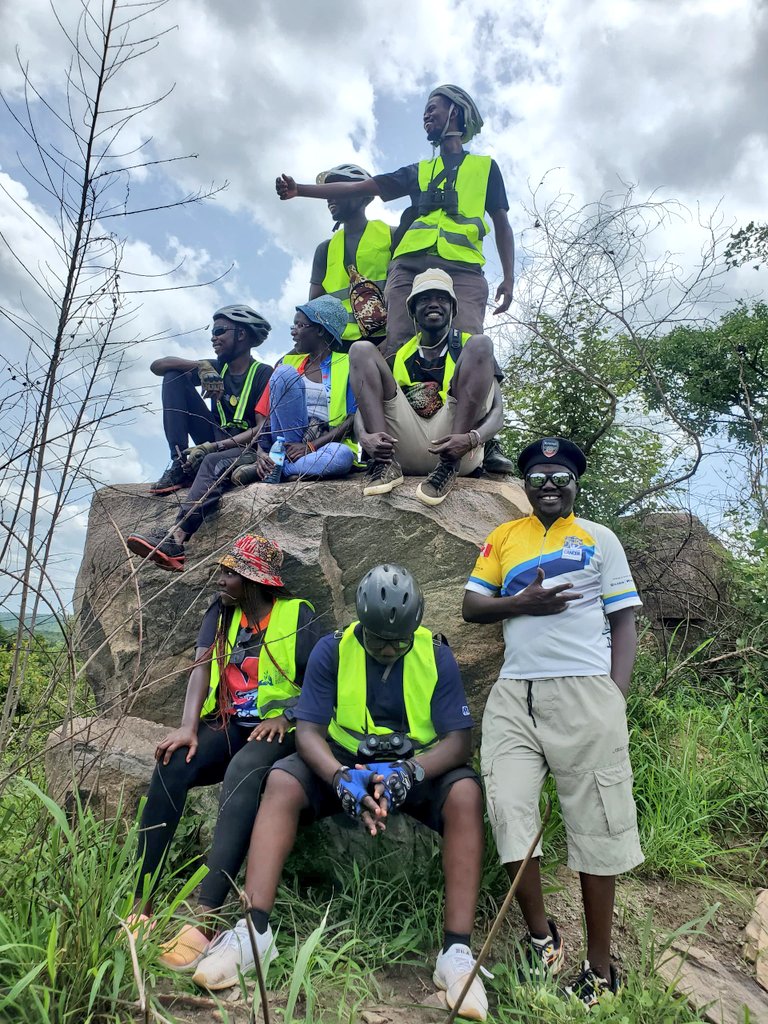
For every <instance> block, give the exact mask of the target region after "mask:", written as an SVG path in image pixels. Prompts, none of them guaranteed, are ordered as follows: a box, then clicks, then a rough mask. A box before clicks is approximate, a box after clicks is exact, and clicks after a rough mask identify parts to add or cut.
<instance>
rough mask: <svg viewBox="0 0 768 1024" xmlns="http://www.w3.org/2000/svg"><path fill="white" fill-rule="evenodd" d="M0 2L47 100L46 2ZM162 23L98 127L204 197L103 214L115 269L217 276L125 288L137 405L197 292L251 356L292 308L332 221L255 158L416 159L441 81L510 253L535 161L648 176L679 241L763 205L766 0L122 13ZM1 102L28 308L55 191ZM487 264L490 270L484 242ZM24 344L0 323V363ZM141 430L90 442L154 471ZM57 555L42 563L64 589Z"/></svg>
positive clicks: (385, 162)
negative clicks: (715, 212)
mask: <svg viewBox="0 0 768 1024" xmlns="http://www.w3.org/2000/svg"><path fill="white" fill-rule="evenodd" d="M57 7H58V11H59V15H60V18H61V21H62V22H63V24H64V27H65V28H66V29H68V30H70V31H71V29H72V27H73V26H74V24H75V22H76V18H77V15H78V13H79V10H80V3H79V2H78V0H60V2H59V3H58V5H57ZM385 12H386V13H385ZM0 15H1V16H2V21H3V26H4V32H3V36H2V39H0V88H2V90H3V93H4V95H5V96H6V98H7V99H8V101H9V102H10V104H11V106H12V108H13V109H15V110H17V111H18V110H20V104H21V99H22V85H21V76H20V73H19V67H18V63H17V59H16V50H17V49H18V52H19V55H20V57H21V60H22V61H23V62H24V63H25V64H27V65H28V66H29V70H30V76H31V78H32V80H33V81H34V82H35V84H36V86H37V89H38V90H39V93H40V94H41V95H42V96H43V97H44V98H45V99H46V100H47V101H48V102H50V103H52V104H53V105H57V104H60V103H61V101H62V96H63V94H62V88H63V83H64V73H65V69H66V66H67V64H68V62H69V59H70V47H69V45H68V43H67V41H66V39H65V38H64V37H63V35H62V29H61V27H60V26H59V25H58V24H57V23H56V20H55V19H54V18H53V16H52V14H51V9H50V6H49V4H48V0H27V2H25V3H24V4H18V3H12V2H11V0H0ZM163 29H168V30H169V31H168V32H167V34H165V35H164V36H163V37H162V39H161V40H160V43H159V46H158V47H157V49H155V50H154V51H152V52H149V53H147V54H146V55H144V56H143V57H141V58H140V59H137V60H136V61H134V62H133V63H131V64H129V65H128V66H126V68H125V69H124V70H123V71H122V72H121V73H120V74H119V75H118V76H116V77H115V79H114V80H113V82H112V84H111V86H110V89H111V92H110V93H109V95H108V100H109V104H110V105H111V106H113V107H120V106H123V105H126V104H132V103H138V102H142V101H145V100H151V99H153V98H155V97H157V96H159V95H161V94H163V93H165V92H166V91H167V90H168V89H170V88H171V87H173V91H172V92H171V94H170V95H169V96H168V97H167V98H166V99H165V100H163V102H161V103H159V104H158V105H156V106H154V107H152V108H151V109H150V110H148V111H147V112H146V113H144V114H143V115H142V116H141V118H140V119H139V120H137V121H134V122H133V123H132V124H131V125H130V126H129V127H128V128H127V129H126V131H125V132H124V133H123V135H122V136H121V138H120V147H119V148H120V149H121V152H123V153H127V152H129V151H130V150H132V149H133V148H135V146H136V145H139V144H142V143H143V144H145V147H144V149H143V154H144V156H145V157H146V158H147V159H149V160H158V159H160V158H168V157H177V156H183V155H185V154H196V158H195V159H193V160H189V161H186V162H174V163H171V164H168V165H165V166H163V165H159V166H155V167H150V168H149V169H148V170H146V171H139V172H134V174H133V176H132V180H131V185H130V201H131V202H132V203H134V204H135V205H138V206H142V207H147V206H158V205H162V204H165V203H169V202H172V201H173V200H175V199H177V198H179V197H180V196H182V195H184V194H186V193H189V192H196V191H197V190H199V189H206V188H208V187H209V186H210V185H211V183H215V184H223V183H225V182H226V183H228V184H227V187H226V189H225V190H223V191H222V192H220V193H219V194H218V195H217V197H216V198H215V200H213V201H211V202H210V203H208V204H207V205H205V206H200V205H196V206H191V207H187V208H186V209H184V210H182V211H172V210H171V211H166V212H162V211H160V212H156V213H149V214H143V215H139V216H137V217H135V218H133V219H131V221H130V222H129V223H128V224H127V225H120V224H118V223H117V222H111V223H110V224H109V225H108V227H109V228H111V229H112V230H117V231H124V232H125V235H126V237H127V242H128V244H127V246H126V249H125V254H124V263H123V271H124V278H123V284H124V287H125V288H126V289H128V287H129V285H128V284H127V282H133V283H134V284H133V286H134V287H137V286H138V285H137V282H139V281H143V282H144V283H145V284H146V282H147V281H155V280H160V279H158V278H155V277H153V276H152V275H159V274H161V273H163V272H164V271H167V270H170V269H171V268H173V267H177V266H180V269H179V270H178V271H177V273H176V276H175V278H174V280H175V281H176V283H178V284H181V285H185V286H186V285H190V284H192V283H194V282H196V281H206V280H212V279H214V278H218V277H220V276H221V275H222V274H224V275H225V276H224V277H223V278H222V279H221V280H220V281H219V282H218V283H217V284H215V285H210V286H207V287H203V288H200V289H186V288H185V290H181V291H167V292H155V293H152V294H150V295H147V296H145V297H144V298H143V299H142V301H141V306H140V309H139V310H138V312H137V314H136V316H135V318H134V320H133V322H132V325H131V328H130V338H131V339H132V341H133V344H132V347H131V352H130V357H131V358H130V360H129V362H130V363H131V365H129V366H128V367H127V368H126V369H125V370H124V371H123V374H124V376H123V377H122V378H121V383H122V385H123V386H124V387H125V389H127V390H130V391H131V393H132V394H136V395H137V396H141V397H145V398H146V400H147V401H150V402H152V403H154V405H155V407H156V405H157V401H158V397H159V394H158V388H157V387H156V385H155V381H154V380H153V379H151V378H149V377H148V372H147V367H148V365H149V363H150V361H151V360H152V359H153V358H156V357H157V356H159V355H161V354H183V355H189V356H192V355H199V356H202V355H205V354H207V353H208V352H209V351H210V349H209V336H208V334H207V332H206V327H207V326H208V325H209V324H210V315H211V312H212V311H213V310H214V309H215V308H217V307H218V306H220V305H223V304H225V303H228V302H232V301H244V302H247V303H249V304H251V305H253V306H255V307H256V308H257V309H259V310H260V311H262V312H263V313H265V315H266V316H267V317H268V319H269V320H270V321H271V323H272V324H273V331H272V334H271V335H270V337H269V339H268V341H267V343H266V345H265V346H264V347H263V348H262V350H260V353H264V357H265V358H267V359H269V358H270V357H272V358H276V357H277V356H279V355H280V354H282V353H283V352H285V351H287V349H288V348H289V347H290V339H289V335H288V324H289V322H290V320H291V319H292V315H293V308H294V306H295V305H296V303H297V302H299V301H303V300H304V299H305V298H306V293H307V289H308V280H309V267H310V264H311V258H312V253H313V251H314V248H315V246H316V245H317V243H318V242H319V241H320V240H322V239H323V238H324V237H327V236H328V234H329V229H330V226H331V223H330V219H329V216H328V213H327V210H326V208H325V205H324V204H322V203H319V202H317V201H310V200H296V201H293V202H290V203H280V202H278V201H277V199H276V197H275V194H274V186H273V182H274V178H275V176H276V175H277V174H278V173H280V172H281V171H287V172H288V173H291V174H292V175H294V177H296V178H297V179H298V180H300V181H311V180H314V177H315V175H316V174H317V172H318V171H320V170H322V169H324V168H326V167H328V166H331V165H333V164H336V163H340V162H344V161H354V162H357V163H360V164H362V165H363V166H365V167H367V168H369V169H370V170H371V171H385V170H392V169H394V168H396V167H398V166H400V165H402V164H405V163H409V162H413V161H415V160H417V159H421V158H424V157H427V156H429V155H430V152H431V151H430V147H429V146H428V144H427V143H426V142H425V139H424V134H423V130H422V128H421V112H422V109H423V103H424V99H425V96H426V94H427V93H428V92H429V90H430V89H431V88H432V87H433V86H434V85H436V84H439V83H440V82H446V81H453V82H456V83H457V84H460V85H462V86H463V87H464V88H466V89H467V90H468V91H470V92H471V93H472V95H473V96H474V98H475V100H476V102H477V105H478V107H479V108H480V110H481V113H482V114H483V117H484V119H485V128H484V129H483V132H482V135H481V136H480V137H479V138H477V139H476V140H474V142H473V144H472V148H473V149H474V150H476V151H478V152H485V153H490V154H491V155H493V156H494V157H495V158H496V160H497V161H498V162H499V164H500V166H501V168H502V172H503V174H504V177H505V180H506V185H507V191H508V195H509V200H510V218H511V221H512V224H513V227H514V229H515V234H516V236H517V238H518V241H522V249H521V253H523V255H524V248H525V241H526V231H528V232H530V231H531V230H532V226H531V224H530V222H529V218H528V217H527V215H526V213H525V210H524V204H525V203H526V200H527V198H528V196H529V190H530V188H531V186H535V185H537V184H538V183H539V182H540V181H541V179H542V178H543V177H544V175H546V174H547V172H552V173H550V175H549V177H548V178H547V183H548V187H551V188H552V189H553V190H564V191H567V192H569V193H572V194H573V195H574V196H575V197H576V198H577V200H578V201H583V202H590V201H593V200H595V199H597V198H598V197H599V196H600V195H601V194H602V193H603V192H605V191H606V190H612V189H616V188H617V187H618V186H619V185H620V182H621V181H624V182H634V183H637V185H638V191H639V193H641V194H647V193H650V192H651V191H653V190H654V189H659V190H661V191H660V194H661V195H662V196H669V197H675V198H677V199H679V200H681V201H682V202H683V203H684V204H685V205H686V206H687V207H688V208H689V209H690V210H691V218H690V222H689V223H684V224H682V225H680V226H678V227H677V228H676V229H675V232H676V233H675V236H674V238H673V239H671V240H670V245H671V247H673V248H675V250H676V251H678V252H680V253H681V254H682V257H683V260H685V259H686V258H687V257H688V255H690V256H691V258H693V256H694V255H695V253H696V251H697V247H698V245H699V244H700V242H699V239H698V237H697V235H696V227H697V222H698V213H699V211H703V212H704V213H705V214H706V213H707V212H708V211H710V210H712V209H714V208H715V207H716V206H717V205H718V204H719V208H720V213H721V216H722V217H723V218H724V220H725V222H726V223H730V222H733V223H736V224H743V223H746V222H747V221H749V220H751V219H753V218H754V219H758V220H764V219H765V210H766V206H767V201H768V170H767V168H768V160H767V159H766V157H767V156H768V152H767V150H768V124H767V120H768V113H767V111H768V104H766V84H767V82H766V79H767V78H768V53H767V52H766V50H767V47H766V39H767V37H768V16H767V15H766V9H765V5H763V4H761V3H760V2H759V0H718V2H713V0H676V2H674V3H671V2H669V0H560V2H558V0H551V2H545V0H544V2H542V0H520V2H519V3H516V4H514V5H510V4H509V3H505V2H502V0H472V2H466V0H422V2H420V3H413V2H412V0H390V2H389V3H388V4H387V5H386V6H383V5H380V4H378V5H374V4H369V3H363V2H360V0H358V2H357V3H352V4H350V3H344V4H342V3H339V2H338V0H326V2H325V3H322V4H315V3H311V2H310V0H302V2H299V0H283V2H281V3H279V4H278V3H268V2H265V0H261V2H251V3H246V4H243V3H239V2H238V3H236V2H234V0H185V2H184V3H181V2H180V0H170V2H169V3H167V4H166V5H165V6H163V7H161V8H159V9H158V10H156V11H155V12H154V13H151V14H150V15H149V16H148V18H147V19H146V22H145V24H144V25H143V27H142V31H141V33H140V34H148V32H149V31H150V30H151V31H156V30H163ZM32 109H33V114H35V115H36V116H40V117H41V119H42V120H41V123H43V124H45V125H46V132H47V133H49V134H47V135H46V137H47V138H50V139H51V141H53V142H55V143H56V144H57V145H58V144H60V145H62V146H66V145H67V144H70V145H71V142H70V143H67V142H66V141H65V139H64V136H60V135H59V134H58V132H57V131H56V130H55V129H54V128H53V127H51V124H50V122H49V121H47V120H46V119H45V118H44V115H43V113H42V111H41V104H40V101H39V100H35V99H34V98H33V100H32ZM2 117H3V131H2V134H1V135H0V184H1V185H2V186H3V191H2V192H0V229H1V230H2V233H3V236H4V238H5V239H6V242H7V245H6V246H5V247H3V248H2V249H1V250H0V303H1V304H2V305H3V306H4V307H6V308H9V309H10V310H13V311H16V312H17V313H18V312H20V311H23V310H27V311H32V312H33V313H34V314H35V315H37V316H39V317H40V318H41V319H42V320H43V321H44V322H47V323H49V324H50V322H51V316H52V311H51V308H50V306H49V305H48V304H47V303H46V302H45V301H44V300H43V299H42V298H41V296H40V294H39V292H38V291H36V289H35V286H34V285H33V284H31V283H30V280H29V275H28V274H27V273H26V272H25V271H24V270H23V269H22V263H23V264H26V266H27V267H31V268H33V271H34V268H35V267H38V268H39V267H40V266H41V262H43V261H46V260H49V257H50V258H52V257H51V254H50V253H49V246H50V244H51V243H50V240H49V239H48V238H47V236H46V235H45V234H44V233H43V232H42V231H41V228H49V229H51V232H52V233H55V216H56V210H55V208H54V207H53V206H52V204H51V200H50V197H49V196H48V195H47V194H46V192H45V190H44V189H43V188H42V187H41V186H40V185H38V184H36V183H35V182H34V180H32V178H31V177H30V175H29V173H28V172H27V171H25V169H24V167H23V166H22V163H27V166H28V167H29V169H30V170H34V162H32V163H31V164H30V162H29V161H30V159H31V158H30V148H29V143H28V140H27V139H25V138H24V137H23V135H21V134H20V132H19V131H18V130H17V129H16V128H15V126H14V124H13V122H12V120H11V118H10V117H9V115H8V114H7V113H6V112H3V114H2ZM134 159H135V158H134ZM126 160H127V158H126ZM124 162H125V161H124ZM401 207H402V204H391V205H390V206H389V207H388V208H386V209H385V208H384V207H383V206H382V205H381V204H380V203H378V201H377V202H376V203H375V204H373V205H372V206H371V208H370V212H371V214H373V215H376V216H383V217H385V218H387V219H390V220H392V221H393V222H394V221H395V220H396V219H397V216H398V215H399V211H400V209H401ZM30 214H31V215H32V216H33V217H34V218H35V221H36V222H37V225H38V226H35V225H34V224H33V223H32V221H31V220H30V217H29V215H30ZM52 218H54V219H52ZM488 249H489V255H492V254H493V246H492V245H491V246H489V247H488ZM521 269H522V270H523V271H524V261H523V263H522V264H521ZM487 273H488V276H489V278H490V279H491V280H492V282H493V283H498V278H499V268H498V264H497V263H496V261H495V260H494V259H493V258H491V259H489V264H488V267H487ZM132 274H139V275H145V276H144V277H142V278H139V277H132V276H131V275H132ZM33 276H34V273H33ZM759 283H760V281H759V279H757V280H756V278H755V275H754V274H752V276H749V273H748V272H747V271H744V272H741V273H740V274H735V275H732V276H731V277H730V279H729V281H728V284H727V288H728V289H729V290H730V293H731V294H732V295H733V296H734V297H738V296H741V295H746V294H748V293H754V291H755V290H756V288H757V286H758V285H759ZM488 324H489V325H491V324H492V318H490V317H489V321H488ZM26 347H27V341H26V340H25V339H24V338H23V337H21V336H20V335H19V334H18V333H16V332H15V331H14V330H13V329H12V328H11V327H10V325H9V324H8V322H7V321H3V322H0V360H2V362H3V364H4V365H2V366H0V371H1V372H2V375H3V378H7V376H8V375H9V374H10V373H11V372H12V370H11V367H12V366H13V365H14V364H15V363H17V362H18V361H19V359H20V358H22V355H23V352H24V350H25V349H26ZM147 385H149V386H150V387H149V390H148V391H147V392H146V394H145V396H142V395H141V389H142V388H144V387H146V386H147ZM161 439H162V430H161V423H160V419H159V417H158V416H157V414H156V413H155V414H148V413H143V412H142V413H141V414H137V415H135V416H134V417H132V422H129V423H125V424H124V425H120V426H115V427H111V428H110V429H109V430H107V431H106V432H105V433H104V434H103V435H102V438H101V440H102V441H104V442H105V443H106V444H107V445H109V446H110V447H109V448H108V449H105V450H106V451H108V453H109V454H110V455H111V456H114V455H115V454H119V456H120V457H119V458H114V457H112V458H108V459H102V461H101V463H100V464H99V466H98V473H99V475H100V478H101V479H102V480H103V481H104V482H125V481H128V480H131V481H140V480H152V479H155V478H156V477H157V476H158V475H159V473H160V472H161V471H162V469H163V468H164V464H165V453H164V446H163V444H162V443H160V442H161ZM86 509H87V500H86V499H85V497H83V499H82V500H80V501H79V503H78V502H73V507H72V509H71V513H72V514H71V518H70V520H69V522H68V524H67V526H66V529H65V530H64V531H63V533H62V536H61V538H60V539H59V542H58V543H59V549H60V554H61V555H62V556H64V555H66V557H67V560H68V564H69V565H70V566H71V564H72V563H73V561H74V563H75V564H76V561H77V553H78V550H79V548H80V546H81V545H82V539H83V531H84V526H85V511H86ZM69 571H71V570H69V569H67V568H66V567H65V568H62V572H61V582H62V584H63V585H65V586H66V582H67V579H68V576H67V573H68V572H69Z"/></svg>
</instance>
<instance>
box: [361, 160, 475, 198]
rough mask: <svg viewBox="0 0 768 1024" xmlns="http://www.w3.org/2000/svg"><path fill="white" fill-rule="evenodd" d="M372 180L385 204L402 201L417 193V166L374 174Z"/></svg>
mask: <svg viewBox="0 0 768 1024" xmlns="http://www.w3.org/2000/svg"><path fill="white" fill-rule="evenodd" d="M373 180H374V181H375V182H376V184H377V185H378V186H379V194H380V196H381V198H382V199H383V200H384V202H385V203H388V202H390V201H391V200H392V199H402V197H403V196H410V195H413V194H414V193H415V192H418V191H419V165H418V164H408V165H407V166H406V167H399V168H398V169H397V170H396V171H392V172H391V173H390V174H374V176H373ZM489 185H490V179H489Z"/></svg>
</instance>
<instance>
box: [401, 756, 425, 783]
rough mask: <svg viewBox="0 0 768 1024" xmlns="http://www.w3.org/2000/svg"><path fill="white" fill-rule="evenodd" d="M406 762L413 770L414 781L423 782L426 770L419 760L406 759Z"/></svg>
mask: <svg viewBox="0 0 768 1024" xmlns="http://www.w3.org/2000/svg"><path fill="white" fill-rule="evenodd" d="M405 763H406V764H407V765H408V766H409V768H410V769H411V771H412V772H413V781H414V782H423V781H424V778H425V776H426V772H425V771H424V769H423V767H422V766H421V765H420V764H419V762H418V761H406V762H405Z"/></svg>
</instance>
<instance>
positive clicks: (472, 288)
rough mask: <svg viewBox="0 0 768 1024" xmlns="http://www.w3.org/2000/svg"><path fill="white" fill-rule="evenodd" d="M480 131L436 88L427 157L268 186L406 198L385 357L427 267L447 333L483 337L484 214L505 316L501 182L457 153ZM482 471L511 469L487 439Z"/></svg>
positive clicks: (510, 242)
mask: <svg viewBox="0 0 768 1024" xmlns="http://www.w3.org/2000/svg"><path fill="white" fill-rule="evenodd" d="M482 127H483V119H482V117H481V116H480V113H479V111H478V109H477V106H476V105H475V103H474V101H473V99H472V97H471V96H469V95H468V93H467V92H466V91H465V90H464V89H461V88H460V87H459V86H457V85H440V86H437V88H435V89H433V90H432V92H431V93H430V94H429V97H428V99H427V103H426V106H425V109H424V130H425V132H426V135H427V140H428V141H429V142H430V143H431V144H432V147H433V156H432V158H431V159H429V160H421V161H419V162H418V163H414V164H408V165H406V166H405V167H401V168H399V169H398V170H396V171H392V172H391V173H387V174H375V175H374V176H373V178H371V179H370V180H365V181H339V182H324V183H323V184H319V185H309V184H297V182H296V181H295V180H294V179H293V178H291V177H290V176H289V175H286V174H283V175H281V176H280V177H279V178H277V179H276V181H275V188H276V191H277V194H278V196H279V197H280V199H293V198H295V197H296V196H307V197H310V198H317V199H325V200H328V201H330V200H334V199H335V200H337V201H338V200H340V199H345V198H351V197H358V198H360V197H364V196H380V197H381V199H383V200H384V202H390V201H392V200H395V199H400V198H403V197H405V196H408V197H409V199H410V204H411V205H410V206H409V208H408V209H407V210H406V211H405V212H404V214H403V216H402V219H401V222H400V227H399V228H398V230H397V231H396V232H395V251H394V254H393V257H392V262H391V263H390V266H389V272H388V274H387V285H386V289H385V292H384V295H385V298H386V303H387V338H386V343H385V347H384V355H385V357H386V358H390V357H391V356H392V355H394V353H395V352H396V351H397V349H398V348H400V346H401V345H404V344H405V343H406V342H407V341H408V340H409V339H410V338H411V336H412V333H413V332H412V330H411V318H410V315H409V313H408V308H407V299H408V296H409V294H410V291H411V287H412V285H413V281H414V278H415V277H416V275H417V274H420V273H422V272H423V271H425V270H427V269H428V268H431V267H437V268H439V269H441V270H445V271H446V273H447V274H449V275H450V277H451V278H452V280H453V283H454V289H455V292H456V297H457V307H458V308H457V315H456V318H455V323H454V327H455V328H456V329H457V330H459V331H462V332H465V333H467V334H482V333H483V323H484V320H485V312H486V306H487V304H488V282H487V280H486V278H485V275H484V273H483V266H484V264H485V256H484V254H483V241H484V239H485V236H486V235H487V234H488V231H489V224H488V221H487V220H486V216H485V215H486V214H487V215H488V217H489V218H490V220H491V222H492V224H493V231H494V239H495V242H496V249H497V252H498V256H499V261H500V263H501V272H502V280H501V284H500V285H499V286H498V288H497V289H496V303H497V306H496V308H495V309H494V315H496V316H499V315H501V314H502V313H505V312H506V311H507V310H508V309H509V306H510V303H511V302H512V293H513V288H514V278H515V269H514V264H515V245H514V237H513V234H512V228H511V227H510V224H509V218H508V210H509V203H508V200H507V194H506V189H505V187H504V180H503V178H502V175H501V171H500V169H499V166H498V164H497V163H496V161H495V160H492V159H491V157H488V156H480V155H478V154H475V153H469V152H467V151H466V150H465V149H464V148H463V146H464V145H466V144H467V143H468V142H470V140H471V139H473V138H474V137H475V136H476V135H478V134H479V133H480V131H481V129H482ZM485 467H486V469H488V470H489V471H490V472H493V473H511V472H513V470H514V465H513V464H512V462H511V460H510V459H508V458H507V457H506V456H505V455H504V453H503V451H502V449H501V445H500V444H499V441H498V440H497V439H496V438H495V437H491V438H489V440H488V442H487V444H486V452H485Z"/></svg>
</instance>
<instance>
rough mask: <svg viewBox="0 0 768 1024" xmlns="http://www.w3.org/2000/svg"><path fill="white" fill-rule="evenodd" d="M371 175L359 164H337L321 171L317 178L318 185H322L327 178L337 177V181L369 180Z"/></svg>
mask: <svg viewBox="0 0 768 1024" xmlns="http://www.w3.org/2000/svg"><path fill="white" fill-rule="evenodd" d="M370 177H371V175H370V174H369V173H368V171H366V169H365V168H364V167H360V165H359V164H337V165H336V166H335V167H331V169H330V170H328V171H321V172H320V173H319V174H318V176H317V178H316V181H317V184H318V185H324V184H325V182H326V181H328V179H329V178H338V179H339V181H369V180H370Z"/></svg>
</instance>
